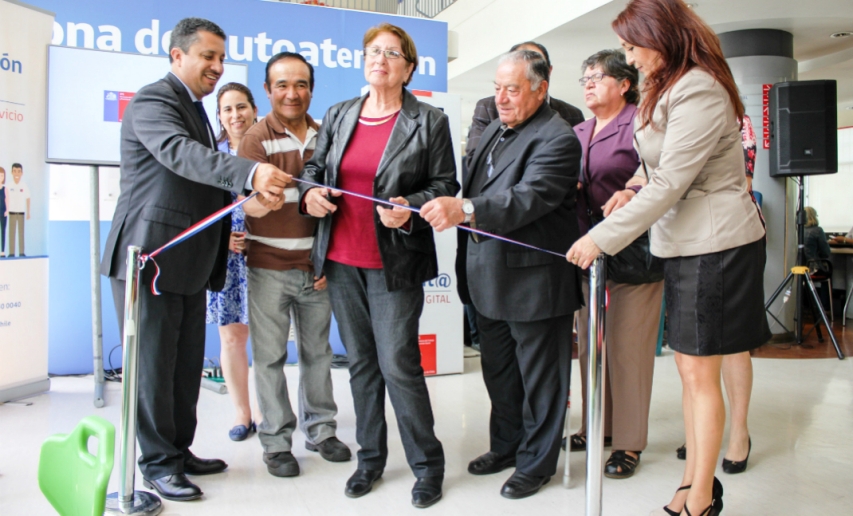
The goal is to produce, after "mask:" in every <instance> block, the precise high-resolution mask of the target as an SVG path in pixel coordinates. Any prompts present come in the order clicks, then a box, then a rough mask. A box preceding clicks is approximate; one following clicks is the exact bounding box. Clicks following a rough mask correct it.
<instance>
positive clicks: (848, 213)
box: [806, 127, 853, 232]
mask: <svg viewBox="0 0 853 516" xmlns="http://www.w3.org/2000/svg"><path fill="white" fill-rule="evenodd" d="M806 185H807V186H806V188H807V190H806V205H808V206H811V207H813V208H814V209H815V210H817V214H818V217H819V218H820V226H821V227H822V228H823V230H824V231H826V232H842V231H843V232H847V231H849V230H850V228H851V226H853V127H846V128H844V129H839V130H838V173H837V174H830V175H826V176H812V177H809V178H808V179H807V183H806Z"/></svg>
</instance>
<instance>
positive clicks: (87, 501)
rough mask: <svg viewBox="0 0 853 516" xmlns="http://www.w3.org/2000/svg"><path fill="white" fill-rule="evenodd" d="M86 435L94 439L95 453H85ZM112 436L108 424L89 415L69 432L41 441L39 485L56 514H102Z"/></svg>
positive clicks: (86, 447)
mask: <svg viewBox="0 0 853 516" xmlns="http://www.w3.org/2000/svg"><path fill="white" fill-rule="evenodd" d="M90 437H96V438H97V439H98V454H97V455H92V454H91V453H89V450H88V446H87V444H88V441H89V438H90ZM115 437H116V430H115V427H114V426H113V425H112V423H110V422H109V421H107V420H106V419H104V418H101V417H98V416H89V417H86V418H84V419H83V420H82V421H80V424H78V425H77V428H75V429H74V431H73V432H71V433H70V434H56V435H52V436H50V437H48V438H47V440H46V441H45V442H44V444H42V446H41V455H40V456H39V471H38V478H39V488H40V489H41V492H42V493H43V494H44V496H45V498H47V501H48V502H50V504H51V505H52V506H53V508H54V509H55V510H56V512H57V513H59V514H60V516H102V515H103V514H104V505H105V503H106V498H107V484H108V483H109V481H110V474H111V473H112V471H113V458H114V457H113V455H114V453H115Z"/></svg>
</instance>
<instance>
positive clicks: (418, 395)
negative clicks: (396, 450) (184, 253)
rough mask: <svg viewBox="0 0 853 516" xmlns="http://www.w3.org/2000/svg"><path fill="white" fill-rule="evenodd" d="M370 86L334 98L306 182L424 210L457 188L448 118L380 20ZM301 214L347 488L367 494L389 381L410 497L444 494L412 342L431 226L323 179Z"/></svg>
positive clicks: (403, 42) (430, 274)
mask: <svg viewBox="0 0 853 516" xmlns="http://www.w3.org/2000/svg"><path fill="white" fill-rule="evenodd" d="M364 47H365V49H364V58H365V61H364V65H365V66H364V74H365V78H366V79H367V82H368V83H369V85H370V91H369V92H368V94H367V95H366V96H364V97H361V98H357V99H353V100H349V101H346V102H343V103H340V104H337V105H335V106H333V107H332V108H331V109H329V111H328V113H326V116H325V117H324V119H323V125H322V127H321V129H320V135H319V136H318V140H317V147H316V149H315V150H314V155H313V157H312V158H311V160H310V161H309V162H308V163H307V164H306V165H305V169H304V170H303V172H302V179H305V180H308V181H311V182H314V183H319V184H324V185H329V186H330V187H338V188H341V189H342V190H348V191H354V192H358V193H361V194H364V195H369V196H372V197H379V198H383V199H389V200H390V201H391V202H394V203H397V204H403V205H409V206H416V207H420V206H422V205H423V204H424V203H426V202H427V201H429V200H431V199H434V198H435V197H440V196H445V195H451V196H452V195H455V194H456V192H457V191H458V190H459V184H458V183H457V181H456V165H455V161H454V158H453V150H452V143H451V139H450V129H449V125H448V120H447V116H446V115H444V113H442V112H441V111H440V110H438V109H436V108H433V107H430V106H428V105H426V104H423V103H421V102H418V101H417V99H415V97H414V96H413V95H412V94H411V93H409V92H408V91H407V90H406V89H405V86H406V85H407V84H409V82H410V81H411V79H412V74H413V73H414V70H415V67H416V66H417V62H418V59H417V51H416V49H415V45H414V42H413V41H412V39H411V38H410V37H409V35H408V34H406V32H405V31H404V30H403V29H401V28H399V27H396V26H394V25H390V24H387V23H384V24H381V25H379V26H377V27H374V28H371V29H370V30H368V31H367V33H366V34H365V35H364ZM299 190H300V199H299V203H300V206H301V209H302V210H303V212H307V213H308V214H310V215H311V216H314V217H318V218H320V219H321V220H320V223H319V225H318V228H317V237H316V240H315V243H314V251H313V261H314V267H315V270H317V271H322V273H323V274H325V275H326V277H327V279H328V282H329V294H330V299H331V302H332V310H333V312H334V314H335V319H336V320H337V322H338V329H339V330H340V332H341V339H342V340H343V343H344V346H345V347H346V349H347V355H348V357H349V370H350V386H351V388H352V394H353V401H354V405H355V413H356V439H357V441H358V444H359V446H360V447H361V449H360V450H359V452H358V469H357V470H356V472H355V473H354V474H353V475H352V477H350V479H349V480H348V481H347V485H346V491H345V493H346V495H347V496H349V497H351V498H355V497H359V496H362V495H364V494H367V493H368V492H369V491H370V490H371V488H372V486H373V483H374V482H375V481H376V479H378V478H379V477H381V476H382V471H383V469H384V468H385V464H386V460H387V455H388V447H387V433H388V432H387V424H386V422H385V389H386V387H387V389H388V394H389V396H390V397H391V404H392V405H393V407H394V412H395V414H396V416H397V425H398V427H399V430H400V436H401V438H402V441H403V448H404V449H405V450H406V458H407V460H408V462H409V466H410V467H411V468H412V471H413V472H414V474H415V476H416V477H417V482H416V483H415V486H414V488H413V489H412V504H413V505H415V506H416V507H428V506H430V505H432V504H434V503H436V502H437V501H438V500H440V499H441V484H442V481H443V479H444V452H443V450H442V447H441V443H440V442H439V441H438V439H436V437H435V434H434V432H433V424H434V423H433V415H432V408H431V406H430V401H429V393H428V391H427V388H426V382H425V381H424V375H423V369H422V368H421V365H420V364H421V362H420V350H419V347H418V320H419V319H420V316H421V312H422V311H423V304H424V294H423V282H425V281H427V280H429V279H432V278H434V277H435V276H437V275H438V260H437V258H436V252H435V242H434V240H433V233H432V229H431V228H430V226H429V224H427V223H426V222H425V221H424V220H423V219H421V218H420V216H416V215H413V214H412V212H411V211H409V210H406V209H404V208H399V207H395V208H387V207H383V206H379V205H376V204H375V203H373V202H370V201H366V200H363V199H360V198H358V197H355V196H349V195H341V192H340V191H336V190H333V189H331V188H319V187H312V186H311V185H305V184H301V185H300V186H299Z"/></svg>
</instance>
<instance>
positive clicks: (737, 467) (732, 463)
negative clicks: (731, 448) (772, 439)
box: [723, 437, 752, 475]
mask: <svg viewBox="0 0 853 516" xmlns="http://www.w3.org/2000/svg"><path fill="white" fill-rule="evenodd" d="M750 453H752V437H750V438H749V450H748V451H747V452H746V458H745V459H743V460H729V459H726V458H725V457H724V458H723V471H725V472H726V473H729V474H730V475H734V474H735V473H743V472H744V471H746V463H747V461H748V460H749V454H750Z"/></svg>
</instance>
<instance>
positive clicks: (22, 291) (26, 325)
mask: <svg viewBox="0 0 853 516" xmlns="http://www.w3.org/2000/svg"><path fill="white" fill-rule="evenodd" d="M52 24H53V16H52V15H50V14H47V13H44V12H42V11H40V10H34V9H31V8H29V7H27V6H25V5H23V4H20V3H17V2H14V3H13V2H7V1H6V0H0V183H2V184H0V187H2V190H0V230H2V231H0V233H2V235H0V240H2V242H1V243H2V248H0V250H2V253H3V255H5V257H3V258H0V402H3V401H7V400H9V399H13V398H17V397H22V396H25V395H27V394H32V393H34V392H39V391H42V390H45V389H46V388H47V387H48V386H49V381H48V379H47V281H48V275H47V269H48V263H47V261H48V260H47V257H46V256H45V254H46V249H47V239H46V234H47V167H46V165H45V163H44V149H45V127H44V119H45V98H46V91H45V87H46V84H47V80H46V79H47V67H46V64H47V45H48V43H49V42H50V33H51V26H52ZM13 237H14V239H15V240H14V242H13V241H12V238H13ZM13 249H14V251H15V253H14V254H15V257H14V258H12V257H11V254H12V250H13Z"/></svg>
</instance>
